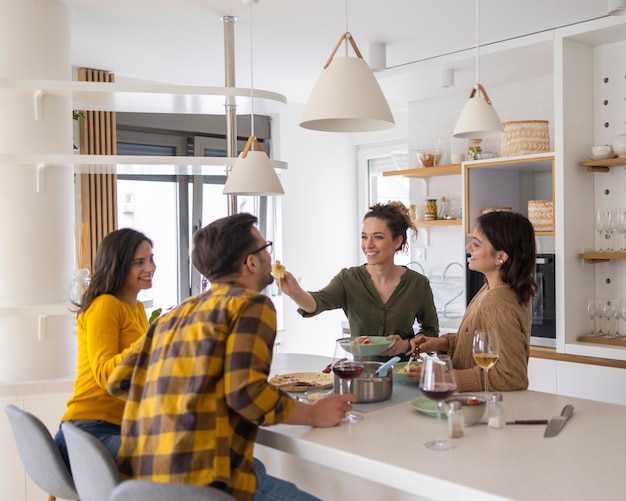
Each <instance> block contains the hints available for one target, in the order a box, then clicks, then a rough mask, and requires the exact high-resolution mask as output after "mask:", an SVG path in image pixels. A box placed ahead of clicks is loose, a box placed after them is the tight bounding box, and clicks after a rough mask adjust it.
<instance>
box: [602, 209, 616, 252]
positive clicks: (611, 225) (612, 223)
mask: <svg viewBox="0 0 626 501" xmlns="http://www.w3.org/2000/svg"><path fill="white" fill-rule="evenodd" d="M604 220H605V228H604V230H605V232H606V237H605V238H606V239H607V240H608V241H607V251H608V252H613V251H614V250H615V244H614V243H613V236H614V235H615V232H616V231H617V212H616V210H615V209H605V210H604Z"/></svg>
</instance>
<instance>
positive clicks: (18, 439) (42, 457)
mask: <svg viewBox="0 0 626 501" xmlns="http://www.w3.org/2000/svg"><path fill="white" fill-rule="evenodd" d="M4 410H5V412H6V414H7V416H8V418H9V423H10V425H11V430H12V431H13V437H14V438H15V445H16V446H17V452H18V454H19V456H20V460H21V461H22V464H23V465H24V469H25V470H26V473H27V474H28V476H29V477H30V478H31V480H32V481H33V482H34V483H35V484H36V485H37V486H38V487H39V488H40V489H42V490H44V491H45V492H47V493H48V500H49V501H50V500H54V499H56V498H60V499H70V500H77V499H79V496H78V492H77V491H76V487H75V486H74V481H73V480H72V476H71V474H70V472H69V470H68V469H67V466H65V462H64V461H63V458H62V457H61V453H60V452H59V449H58V448H57V445H56V444H55V443H54V439H53V438H52V435H50V432H49V431H48V428H46V426H45V425H44V424H43V423H42V422H41V420H39V418H37V417H35V416H34V415H32V414H31V413H29V412H26V411H24V410H22V409H20V408H18V407H16V406H14V405H11V404H8V405H6V406H5V408H4Z"/></svg>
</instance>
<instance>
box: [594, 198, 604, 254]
mask: <svg viewBox="0 0 626 501" xmlns="http://www.w3.org/2000/svg"><path fill="white" fill-rule="evenodd" d="M596 231H597V232H598V233H599V234H600V248H599V249H598V252H604V232H605V231H606V218H605V217H604V210H603V209H596Z"/></svg>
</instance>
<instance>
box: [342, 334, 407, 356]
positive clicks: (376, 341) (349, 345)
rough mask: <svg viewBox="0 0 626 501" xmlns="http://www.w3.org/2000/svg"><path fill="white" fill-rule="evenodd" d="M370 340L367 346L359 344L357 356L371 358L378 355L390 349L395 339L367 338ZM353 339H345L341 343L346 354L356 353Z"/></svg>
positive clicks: (383, 337) (382, 337)
mask: <svg viewBox="0 0 626 501" xmlns="http://www.w3.org/2000/svg"><path fill="white" fill-rule="evenodd" d="M367 337H368V338H369V340H370V343H369V344H364V343H359V354H360V355H361V356H363V357H371V356H373V355H378V354H380V353H382V352H383V351H385V350H388V349H389V348H391V345H393V343H395V342H396V340H395V339H387V338H386V337H385V336H367ZM353 343H354V339H352V340H349V339H346V341H345V342H342V343H341V346H342V347H343V349H344V350H346V351H347V352H348V353H353V352H354V351H356V350H355V349H354V344H353Z"/></svg>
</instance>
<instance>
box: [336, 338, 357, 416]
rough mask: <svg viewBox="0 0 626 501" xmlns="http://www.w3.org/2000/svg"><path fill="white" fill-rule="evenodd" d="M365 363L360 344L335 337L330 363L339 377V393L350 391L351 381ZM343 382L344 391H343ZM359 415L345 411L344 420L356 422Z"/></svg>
mask: <svg viewBox="0 0 626 501" xmlns="http://www.w3.org/2000/svg"><path fill="white" fill-rule="evenodd" d="M364 368H365V364H364V363H363V359H362V358H361V356H360V344H359V343H357V342H355V341H351V340H350V338H340V339H337V341H336V343H335V357H334V362H333V365H332V369H333V372H334V373H335V374H337V376H338V377H339V379H340V384H339V392H338V393H339V394H344V393H352V381H353V380H354V379H355V378H356V377H358V376H359V374H361V372H363V369H364ZM344 383H345V391H344ZM361 419H363V416H359V415H358V414H355V413H354V412H352V411H350V412H347V413H346V417H345V418H344V421H347V422H348V423H356V422H358V421H361Z"/></svg>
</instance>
